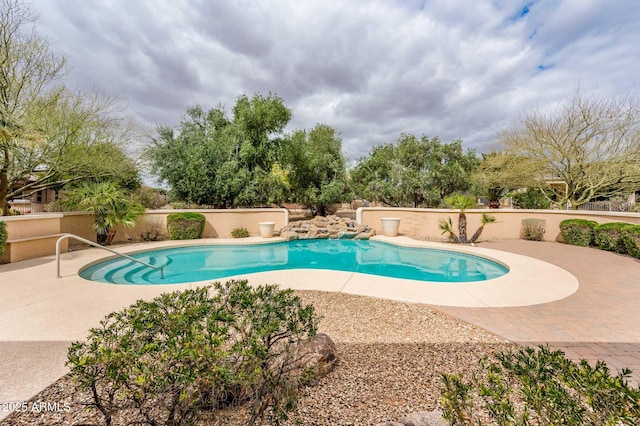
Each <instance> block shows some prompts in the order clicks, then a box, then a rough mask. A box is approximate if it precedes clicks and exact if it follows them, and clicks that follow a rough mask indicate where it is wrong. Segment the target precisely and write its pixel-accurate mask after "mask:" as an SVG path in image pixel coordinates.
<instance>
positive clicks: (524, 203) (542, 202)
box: [513, 188, 551, 209]
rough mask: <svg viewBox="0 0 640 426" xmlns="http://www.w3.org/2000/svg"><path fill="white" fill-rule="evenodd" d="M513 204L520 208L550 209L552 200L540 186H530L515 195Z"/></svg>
mask: <svg viewBox="0 0 640 426" xmlns="http://www.w3.org/2000/svg"><path fill="white" fill-rule="evenodd" d="M513 205H514V206H515V207H516V208H518V209H548V208H550V207H551V201H549V199H548V198H547V197H546V195H545V194H544V192H542V190H541V189H539V188H529V189H527V190H526V191H525V192H518V193H516V194H514V195H513Z"/></svg>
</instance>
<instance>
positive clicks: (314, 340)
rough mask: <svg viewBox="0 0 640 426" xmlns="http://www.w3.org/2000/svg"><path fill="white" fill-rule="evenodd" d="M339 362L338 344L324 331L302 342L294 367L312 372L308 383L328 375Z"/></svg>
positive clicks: (306, 381)
mask: <svg viewBox="0 0 640 426" xmlns="http://www.w3.org/2000/svg"><path fill="white" fill-rule="evenodd" d="M337 362H338V356H337V354H336V345H335V343H333V340H331V337H329V336H328V335H326V334H324V333H319V334H316V335H315V336H313V337H311V338H309V339H307V340H306V341H304V342H302V343H301V344H300V347H299V348H298V349H297V353H296V361H295V362H294V363H293V364H292V366H291V367H292V369H295V370H300V371H301V372H302V371H304V372H305V373H311V374H310V375H309V379H308V380H305V381H304V382H305V383H306V384H308V383H313V382H316V381H317V380H319V379H321V378H322V377H324V376H326V375H327V374H328V373H329V372H330V371H331V370H332V369H333V367H334V366H335V365H336V363H337Z"/></svg>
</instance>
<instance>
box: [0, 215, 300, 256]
mask: <svg viewBox="0 0 640 426" xmlns="http://www.w3.org/2000/svg"><path fill="white" fill-rule="evenodd" d="M182 211H194V210H148V211H147V212H145V214H144V215H143V216H142V217H141V218H140V219H139V220H138V222H137V225H136V226H135V228H133V229H126V228H124V227H120V228H118V231H117V233H116V238H115V240H114V242H115V243H118V242H126V241H140V240H141V234H142V233H143V232H146V231H148V230H149V229H151V228H153V227H156V228H157V229H158V230H159V231H160V232H165V231H166V224H167V216H168V215H169V214H171V213H176V212H182ZM195 211H197V212H198V213H202V214H204V216H205V218H206V222H205V228H204V232H203V237H204V238H230V237H231V231H232V230H233V229H235V228H247V230H248V231H249V234H250V235H251V236H258V235H260V229H259V225H258V223H259V222H275V229H276V230H277V229H280V228H282V227H283V226H285V225H286V224H288V223H289V212H288V211H287V210H286V209H232V210H231V209H230V210H214V209H211V210H195ZM0 220H2V221H4V222H6V223H7V230H8V233H9V244H8V245H7V248H6V250H5V253H4V255H3V256H2V257H1V258H0V262H3V263H6V262H16V261H18V260H24V259H31V258H35V257H40V256H44V255H48V254H54V253H55V243H56V241H57V239H58V238H59V237H60V234H65V233H69V234H74V235H78V236H79V237H82V238H85V239H87V240H90V241H94V242H95V241H96V232H95V230H94V228H93V223H94V217H93V215H92V214H90V213H86V212H72V213H43V214H37V215H35V214H34V215H25V216H1V217H0ZM12 241H13V242H12ZM68 243H69V245H71V246H74V245H81V243H79V242H77V241H75V240H73V239H70V240H68ZM66 245H67V243H66V242H65V243H64V246H63V250H66Z"/></svg>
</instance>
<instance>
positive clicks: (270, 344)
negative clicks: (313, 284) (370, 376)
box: [67, 280, 317, 425]
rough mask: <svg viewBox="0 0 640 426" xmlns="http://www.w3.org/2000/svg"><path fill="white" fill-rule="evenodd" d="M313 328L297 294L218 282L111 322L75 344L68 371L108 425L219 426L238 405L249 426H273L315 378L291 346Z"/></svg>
mask: <svg viewBox="0 0 640 426" xmlns="http://www.w3.org/2000/svg"><path fill="white" fill-rule="evenodd" d="M212 292H213V293H215V295H214V296H211V294H210V293H212ZM316 329H317V318H316V316H315V312H314V309H313V307H312V306H310V305H307V306H304V307H303V306H302V302H301V300H300V298H299V297H297V296H295V295H294V294H293V291H292V290H279V289H278V287H277V286H275V285H267V286H259V287H256V288H252V287H251V286H249V285H248V283H247V281H246V280H244V281H229V282H227V283H226V284H224V285H223V284H220V283H219V282H216V283H214V284H213V288H212V287H205V288H197V289H195V290H185V291H181V292H180V291H177V292H173V293H165V294H162V295H161V296H159V297H157V298H155V299H153V300H152V301H150V302H146V301H142V300H140V301H138V302H136V303H135V304H133V305H131V306H130V307H129V308H126V309H124V310H122V311H120V312H114V313H111V314H109V315H108V316H107V317H106V318H105V319H104V320H102V321H101V323H100V327H97V328H93V329H91V330H90V332H89V338H88V341H87V342H76V343H73V345H72V346H71V347H70V348H69V354H68V362H67V364H68V365H69V366H70V367H71V375H72V378H73V379H74V380H75V382H76V383H78V385H79V387H80V388H81V389H82V390H84V391H89V393H90V394H91V395H92V401H91V402H90V403H89V405H88V407H89V408H91V409H95V410H98V411H100V412H101V413H102V415H103V416H104V419H105V423H106V424H111V423H113V422H115V423H118V422H119V421H125V420H126V422H127V424H131V423H135V422H136V421H138V422H140V423H146V424H153V425H156V424H157V425H161V424H165V425H180V424H184V423H188V424H191V423H194V422H196V421H197V420H198V419H199V418H202V417H203V415H205V414H206V416H207V420H209V421H211V422H213V423H215V421H213V420H215V418H216V417H217V414H219V413H220V411H219V410H224V409H226V408H229V407H231V406H237V405H240V404H244V405H246V406H247V408H248V410H249V412H250V413H251V414H252V419H251V421H252V423H251V424H254V423H255V422H256V421H257V420H258V419H259V418H263V417H265V415H266V416H267V417H269V420H271V421H274V422H276V423H277V422H278V421H279V420H284V419H286V418H287V417H288V414H289V413H290V412H291V411H292V410H293V409H294V408H295V403H296V399H297V393H298V388H299V385H300V384H301V383H305V382H307V381H308V380H309V375H308V374H309V373H308V372H307V371H306V370H305V367H303V364H302V363H301V362H300V358H299V356H298V355H297V354H296V351H295V350H292V349H291V348H292V347H295V345H296V344H299V343H300V342H302V341H303V339H306V338H308V337H310V336H313V335H314V334H315V333H316ZM134 417H137V418H134Z"/></svg>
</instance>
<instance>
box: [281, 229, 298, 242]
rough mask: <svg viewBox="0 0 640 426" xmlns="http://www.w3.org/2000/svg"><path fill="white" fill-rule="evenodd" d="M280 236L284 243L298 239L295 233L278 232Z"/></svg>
mask: <svg viewBox="0 0 640 426" xmlns="http://www.w3.org/2000/svg"><path fill="white" fill-rule="evenodd" d="M280 236H281V237H282V238H284V240H285V241H293V240H297V239H298V234H297V233H296V232H295V231H284V230H281V231H280Z"/></svg>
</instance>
